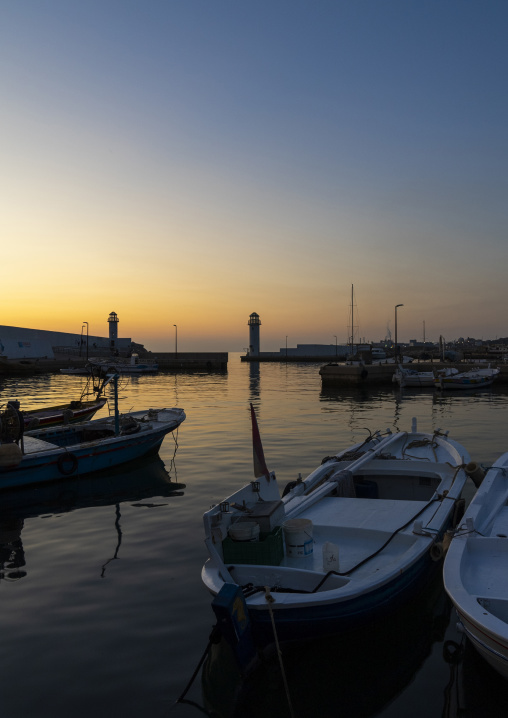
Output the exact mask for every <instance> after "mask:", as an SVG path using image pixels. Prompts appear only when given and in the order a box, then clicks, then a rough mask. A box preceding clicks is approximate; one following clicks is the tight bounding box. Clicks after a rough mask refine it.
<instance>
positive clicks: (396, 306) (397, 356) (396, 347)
mask: <svg viewBox="0 0 508 718" xmlns="http://www.w3.org/2000/svg"><path fill="white" fill-rule="evenodd" d="M403 306H404V305H403V304H396V305H395V362H396V363H398V361H399V347H398V344H397V309H398V308H399V307H403Z"/></svg>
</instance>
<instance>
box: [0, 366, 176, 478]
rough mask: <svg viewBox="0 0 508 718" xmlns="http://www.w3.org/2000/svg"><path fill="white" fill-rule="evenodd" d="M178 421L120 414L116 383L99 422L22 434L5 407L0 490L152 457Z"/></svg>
mask: <svg viewBox="0 0 508 718" xmlns="http://www.w3.org/2000/svg"><path fill="white" fill-rule="evenodd" d="M115 379H116V376H115ZM184 420H185V412H184V411H183V409H179V408H172V409H148V410H144V411H134V412H128V413H125V414H120V413H119V412H118V402H117V394H116V381H115V413H114V415H113V416H108V417H106V418H102V419H95V420H92V421H85V422H81V423H78V424H70V425H63V426H57V427H51V428H41V429H36V430H33V431H28V432H24V421H23V415H22V413H21V412H20V411H19V410H18V409H16V407H15V406H12V405H8V407H7V409H6V410H5V411H4V412H3V413H2V415H0V442H1V443H0V489H3V488H12V487H18V486H29V485H34V484H40V483H44V482H47V481H54V480H57V479H61V478H64V477H66V476H73V475H76V474H89V473H93V472H96V471H101V470H103V469H109V468H112V467H116V466H119V465H121V464H125V463H127V462H129V461H132V460H134V459H138V458H140V457H141V456H145V455H147V454H151V453H156V452H157V451H158V450H159V448H160V445H161V444H162V441H163V440H164V437H165V436H166V434H169V433H170V432H173V431H174V430H175V429H177V428H178V427H179V426H180V424H181V423H182V422H183V421H184Z"/></svg>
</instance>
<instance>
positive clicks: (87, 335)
mask: <svg viewBox="0 0 508 718" xmlns="http://www.w3.org/2000/svg"><path fill="white" fill-rule="evenodd" d="M83 324H86V360H87V361H88V322H83Z"/></svg>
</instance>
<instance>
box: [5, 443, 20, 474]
mask: <svg viewBox="0 0 508 718" xmlns="http://www.w3.org/2000/svg"><path fill="white" fill-rule="evenodd" d="M22 458H23V454H22V452H21V449H20V448H19V446H18V444H14V443H8V444H0V466H1V467H2V468H3V469H9V468H11V467H12V466H17V465H18V464H19V463H20V461H21V459H22Z"/></svg>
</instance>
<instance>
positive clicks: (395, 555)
mask: <svg viewBox="0 0 508 718" xmlns="http://www.w3.org/2000/svg"><path fill="white" fill-rule="evenodd" d="M252 420H253V431H254V453H255V457H261V460H259V461H258V462H257V466H258V467H259V468H258V469H257V470H256V468H255V476H256V480H255V481H253V482H251V483H249V484H247V485H246V486H244V488H242V489H240V490H239V491H237V492H236V493H234V494H233V495H232V496H229V497H228V498H227V499H226V500H224V501H222V502H221V503H220V504H217V505H216V506H214V507H213V508H212V509H211V510H209V511H207V512H206V513H205V515H204V526H205V536H206V539H205V541H206V545H207V547H208V551H209V559H208V561H207V562H206V564H205V565H204V567H203V570H202V579H203V582H204V584H205V586H206V587H207V588H208V589H209V591H210V592H211V593H212V595H214V596H216V597H218V598H219V599H220V596H219V594H220V592H221V591H222V590H224V592H231V591H232V590H233V591H234V590H235V589H236V590H237V593H238V596H239V597H240V598H242V596H241V594H243V600H244V601H245V607H246V613H247V614H248V617H249V619H250V624H251V625H252V634H253V636H254V637H255V641H256V643H258V644H265V643H269V642H272V641H273V640H274V626H275V629H276V632H277V636H278V638H279V639H281V640H282V639H292V638H305V637H313V636H316V635H318V634H319V633H323V632H324V633H330V632H332V631H334V632H340V631H342V630H348V629H350V628H354V627H355V626H358V625H362V624H364V623H365V622H366V621H367V620H369V619H374V618H378V617H380V616H381V615H383V614H385V613H388V612H389V611H391V610H394V609H395V608H397V607H398V606H400V605H401V604H403V603H405V602H406V601H407V600H408V599H409V598H410V597H411V596H413V595H415V593H417V592H418V591H419V590H420V589H421V587H422V586H423V585H424V584H425V583H426V581H427V580H428V578H429V576H430V574H431V573H433V571H434V570H435V569H436V567H439V566H440V559H441V558H442V543H441V542H442V539H443V535H444V532H445V531H446V530H447V529H448V528H449V527H450V526H451V525H453V523H454V516H456V514H457V511H458V510H459V506H460V496H461V492H462V488H463V486H464V483H465V481H466V478H467V475H466V472H465V469H464V467H465V465H466V464H467V463H468V462H469V456H468V454H467V452H466V451H465V449H464V448H463V447H462V446H460V445H459V444H457V443H456V442H454V441H452V440H451V439H449V438H448V437H447V434H442V433H441V432H440V431H439V430H436V431H434V432H433V433H430V434H426V433H421V432H419V431H417V429H416V420H413V427H412V430H411V432H397V433H394V434H392V433H391V432H390V431H388V432H387V433H386V434H384V435H383V434H380V433H379V432H377V433H376V434H374V435H370V436H369V437H368V438H367V439H366V440H365V441H364V442H361V443H358V444H355V445H354V446H353V447H351V448H350V449H349V450H347V451H342V452H339V453H338V454H337V455H335V456H330V457H326V458H325V459H324V460H323V462H322V464H321V465H320V466H319V467H318V468H317V469H316V470H315V471H313V472H312V473H311V474H310V475H309V476H308V477H307V478H306V479H305V480H303V481H302V480H298V481H296V482H290V484H288V486H287V487H286V488H285V490H284V491H283V492H281V491H280V490H279V487H278V484H277V480H276V478H275V475H274V474H273V473H269V472H268V470H267V469H266V464H264V458H262V448H261V444H260V441H257V439H256V437H257V436H258V434H257V424H256V422H255V416H254V413H253V410H252ZM255 464H256V461H255ZM256 527H257V528H256ZM242 534H243V535H242ZM242 538H243V539H247V540H243V541H242V540H239V539H242ZM240 589H241V591H240ZM235 600H236V598H235ZM213 604H214V602H212V605H213ZM214 610H215V607H214ZM272 619H273V620H272Z"/></svg>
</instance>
